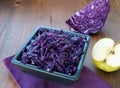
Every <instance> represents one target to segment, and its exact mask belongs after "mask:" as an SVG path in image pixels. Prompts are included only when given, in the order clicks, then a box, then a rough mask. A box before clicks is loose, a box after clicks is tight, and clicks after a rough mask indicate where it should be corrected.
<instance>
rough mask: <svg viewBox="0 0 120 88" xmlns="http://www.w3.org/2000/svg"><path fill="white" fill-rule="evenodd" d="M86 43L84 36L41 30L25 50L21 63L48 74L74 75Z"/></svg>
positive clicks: (60, 31)
mask: <svg viewBox="0 0 120 88" xmlns="http://www.w3.org/2000/svg"><path fill="white" fill-rule="evenodd" d="M86 42H87V41H86V37H85V36H82V35H81V36H80V35H77V34H76V35H75V34H72V33H68V32H64V31H62V30H48V29H45V28H39V30H38V32H37V34H36V35H35V37H34V38H33V39H32V40H31V41H30V43H29V44H28V45H27V46H26V47H25V49H24V50H23V52H22V55H21V57H20V61H21V62H22V63H24V64H31V65H34V66H37V67H38V68H40V69H43V70H46V71H48V72H53V71H57V72H61V73H64V74H68V75H74V73H75V72H76V70H77V66H78V63H79V60H80V57H81V55H82V54H83V53H84V52H83V49H84V45H85V43H86Z"/></svg>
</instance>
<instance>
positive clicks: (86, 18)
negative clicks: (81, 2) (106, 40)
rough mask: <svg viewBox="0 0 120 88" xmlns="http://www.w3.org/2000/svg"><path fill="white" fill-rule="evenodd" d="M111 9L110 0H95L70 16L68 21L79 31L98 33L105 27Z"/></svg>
mask: <svg viewBox="0 0 120 88" xmlns="http://www.w3.org/2000/svg"><path fill="white" fill-rule="evenodd" d="M109 11H110V2H109V0H93V1H92V2H91V3H90V4H88V5H87V6H86V7H84V8H83V9H82V10H80V11H78V12H77V13H75V14H74V15H73V16H72V17H70V18H69V19H68V20H67V21H66V23H67V24H68V25H69V26H70V27H72V28H73V30H75V31H77V32H80V33H83V34H92V33H96V32H98V31H100V30H101V29H102V28H103V26H104V24H105V20H106V18H107V16H108V13H109Z"/></svg>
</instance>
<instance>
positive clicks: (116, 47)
mask: <svg viewBox="0 0 120 88" xmlns="http://www.w3.org/2000/svg"><path fill="white" fill-rule="evenodd" d="M92 59H93V63H94V64H95V66H96V67H98V68H99V69H101V70H104V71H106V72H112V71H116V70H118V69H120V44H119V43H118V44H115V42H114V40H113V39H110V38H103V39H100V40H99V41H97V42H96V44H95V45H94V46H93V50H92Z"/></svg>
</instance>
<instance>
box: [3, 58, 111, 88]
mask: <svg viewBox="0 0 120 88" xmlns="http://www.w3.org/2000/svg"><path fill="white" fill-rule="evenodd" d="M12 58H13V56H10V57H8V58H6V59H4V60H3V63H4V65H5V66H6V68H7V69H8V71H9V73H10V75H11V76H12V78H13V79H14V80H15V82H16V83H17V85H18V87H19V88H112V87H111V86H110V85H109V84H107V83H106V82H105V81H103V80H102V79H101V78H100V77H99V76H97V75H96V74H95V73H94V72H92V71H91V70H89V69H88V68H87V67H85V66H84V67H83V69H82V72H81V75H80V78H79V80H78V81H77V82H75V83H74V84H73V85H71V86H64V85H61V84H58V83H54V82H50V81H46V80H43V79H40V78H37V77H34V76H31V75H28V74H26V73H24V72H22V71H21V70H20V69H18V68H17V67H16V66H15V65H13V64H11V59H12Z"/></svg>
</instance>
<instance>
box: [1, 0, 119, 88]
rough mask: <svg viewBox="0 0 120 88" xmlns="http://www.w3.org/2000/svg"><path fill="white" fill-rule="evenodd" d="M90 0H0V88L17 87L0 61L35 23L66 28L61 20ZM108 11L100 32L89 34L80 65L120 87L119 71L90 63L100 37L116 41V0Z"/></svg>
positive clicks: (117, 16)
mask: <svg viewBox="0 0 120 88" xmlns="http://www.w3.org/2000/svg"><path fill="white" fill-rule="evenodd" d="M90 1H92V0H0V88H17V86H16V84H15V82H14V81H13V79H12V78H11V77H10V75H9V73H8V71H7V70H6V68H5V67H4V66H3V64H2V63H1V62H2V60H3V59H4V58H6V57H8V56H10V55H13V54H15V53H16V52H17V51H18V50H19V48H20V47H21V46H22V45H23V43H24V42H25V41H26V39H27V38H28V36H29V35H30V34H31V33H32V31H33V30H34V29H35V28H36V27H37V26H38V25H42V26H49V27H54V28H60V29H67V30H68V26H67V25H66V24H65V20H66V19H68V18H69V17H70V16H71V15H73V14H74V13H75V12H76V11H78V10H80V9H81V8H83V7H84V6H85V5H87V4H88V3H89V2H90ZM110 2H111V11H110V13H109V16H108V19H107V21H106V24H105V26H104V28H103V30H102V31H100V32H99V33H97V34H95V35H92V36H91V37H92V38H91V42H90V46H89V49H88V52H87V56H86V59H85V63H84V65H85V66H87V67H88V68H89V69H91V70H92V71H94V72H95V73H96V74H98V75H99V76H100V77H101V78H103V80H105V81H106V82H108V83H109V84H110V85H111V86H112V87H113V88H120V70H119V71H116V72H113V73H106V72H103V71H101V70H98V69H97V68H96V67H95V66H94V65H93V63H92V60H91V51H92V47H93V45H94V44H95V43H96V41H97V40H98V39H100V38H103V37H110V38H113V39H114V40H115V41H118V40H120V0H110Z"/></svg>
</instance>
